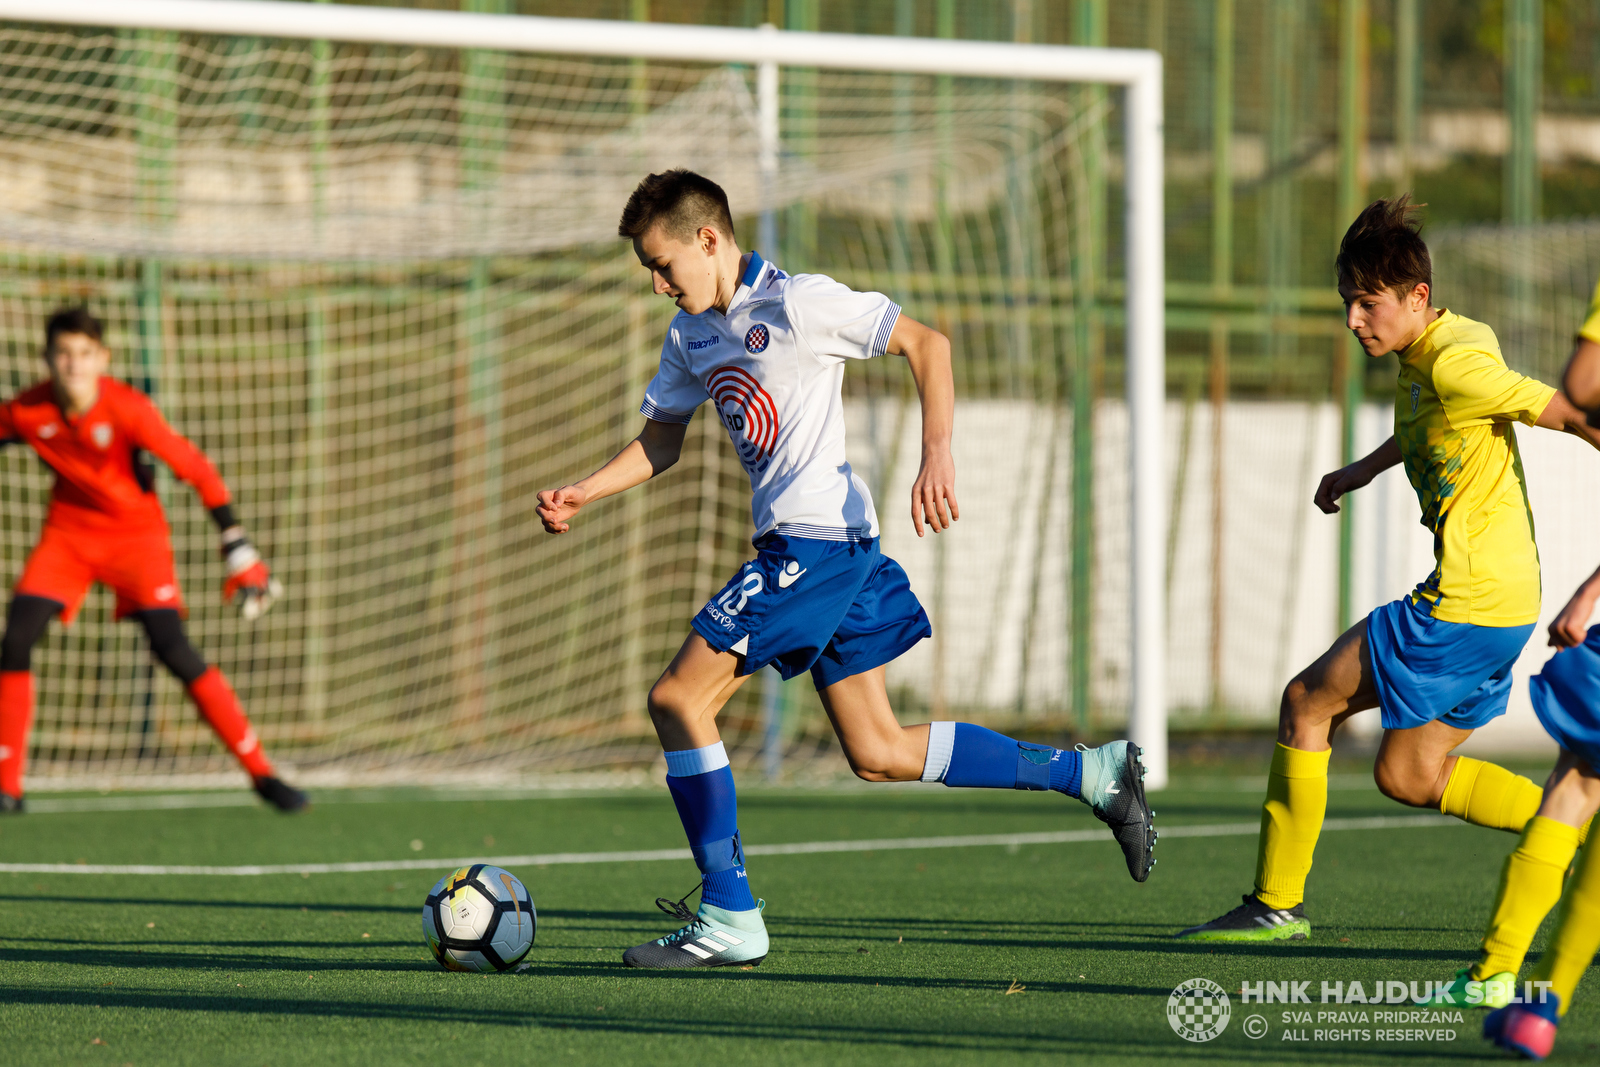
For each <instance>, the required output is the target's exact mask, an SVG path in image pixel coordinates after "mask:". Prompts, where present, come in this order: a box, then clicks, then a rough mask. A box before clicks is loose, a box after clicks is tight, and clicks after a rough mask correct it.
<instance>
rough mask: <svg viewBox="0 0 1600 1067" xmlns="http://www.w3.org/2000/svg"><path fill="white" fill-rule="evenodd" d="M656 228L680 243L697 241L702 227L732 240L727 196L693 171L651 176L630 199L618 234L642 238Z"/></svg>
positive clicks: (731, 216) (670, 172)
mask: <svg viewBox="0 0 1600 1067" xmlns="http://www.w3.org/2000/svg"><path fill="white" fill-rule="evenodd" d="M656 225H660V226H661V228H662V229H663V230H664V231H665V232H666V234H667V236H668V237H671V238H674V239H675V240H679V241H692V240H694V235H695V234H697V233H699V232H700V228H701V227H702V226H709V227H711V228H712V229H713V230H716V231H717V232H718V233H721V234H723V235H724V236H726V237H727V238H728V239H729V240H732V239H733V213H732V212H730V211H729V210H728V194H727V193H725V192H723V191H722V186H720V185H718V184H717V183H716V182H714V181H712V180H711V179H710V178H705V177H702V176H701V175H699V174H696V173H695V172H694V171H692V170H684V169H682V168H678V169H676V170H669V171H663V172H662V173H660V174H652V175H650V176H649V177H647V178H645V180H644V181H642V182H640V183H639V185H638V187H637V188H635V189H634V190H633V195H632V196H630V197H628V206H627V207H625V208H623V209H622V221H621V222H619V223H617V234H618V236H621V237H627V238H629V239H633V238H638V237H643V236H644V235H645V233H646V232H647V231H648V230H649V229H650V228H651V227H652V226H656Z"/></svg>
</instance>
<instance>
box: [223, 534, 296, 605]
mask: <svg viewBox="0 0 1600 1067" xmlns="http://www.w3.org/2000/svg"><path fill="white" fill-rule="evenodd" d="M222 558H223V560H224V562H226V563H227V565H228V580H227V582H226V583H224V584H223V586H222V599H223V600H224V601H225V602H226V603H229V604H231V603H233V602H234V601H235V600H236V599H237V601H238V604H239V614H240V615H241V616H243V617H244V619H245V621H246V622H255V621H256V620H257V619H259V618H261V616H263V615H265V614H266V613H267V609H268V608H270V607H272V604H273V601H275V600H277V599H278V598H279V597H281V596H282V595H283V586H282V585H280V584H279V583H278V580H277V579H276V578H274V577H273V576H272V574H271V573H270V572H269V571H268V570H267V565H266V564H265V563H264V562H262V560H261V553H259V552H257V551H256V546H255V545H252V544H251V543H250V538H248V537H246V536H245V534H244V527H242V526H230V527H229V528H228V529H226V530H224V531H222Z"/></svg>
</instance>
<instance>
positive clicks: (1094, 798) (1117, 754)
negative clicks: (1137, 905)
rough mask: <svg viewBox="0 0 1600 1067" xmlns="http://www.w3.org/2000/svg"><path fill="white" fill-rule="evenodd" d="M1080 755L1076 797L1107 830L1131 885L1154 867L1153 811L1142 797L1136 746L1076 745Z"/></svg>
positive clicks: (1141, 766)
mask: <svg viewBox="0 0 1600 1067" xmlns="http://www.w3.org/2000/svg"><path fill="white" fill-rule="evenodd" d="M1078 751H1079V752H1080V753H1082V755H1083V786H1082V789H1081V791H1080V794H1079V795H1080V796H1081V797H1082V798H1083V802H1084V803H1086V804H1088V805H1089V809H1090V810H1091V811H1093V812H1094V815H1095V818H1097V819H1099V820H1100V821H1101V822H1103V823H1105V824H1106V825H1107V826H1109V827H1111V835H1112V836H1113V837H1115V838H1116V839H1117V844H1119V845H1121V846H1122V858H1123V859H1124V860H1126V861H1127V864H1128V874H1129V875H1131V876H1132V877H1133V880H1134V881H1135V882H1142V881H1144V880H1145V879H1146V878H1149V877H1150V868H1152V867H1154V866H1155V865H1156V861H1155V859H1154V856H1153V853H1154V852H1155V847H1156V828H1155V812H1153V811H1151V810H1150V804H1149V802H1148V801H1147V800H1146V799H1145V795H1144V764H1142V763H1140V762H1139V757H1140V755H1142V753H1141V751H1140V749H1139V746H1138V745H1134V744H1130V743H1129V742H1127V741H1112V742H1111V743H1110V744H1107V745H1101V746H1100V747H1099V748H1085V747H1083V746H1082V745H1079V746H1078Z"/></svg>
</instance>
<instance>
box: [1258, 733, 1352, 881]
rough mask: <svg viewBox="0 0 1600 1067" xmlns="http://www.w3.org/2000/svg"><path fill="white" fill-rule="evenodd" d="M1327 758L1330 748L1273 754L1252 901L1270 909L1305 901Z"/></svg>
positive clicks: (1323, 810)
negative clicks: (1320, 750)
mask: <svg viewBox="0 0 1600 1067" xmlns="http://www.w3.org/2000/svg"><path fill="white" fill-rule="evenodd" d="M1332 755H1333V751H1332V750H1331V749H1330V750H1327V751H1324V752H1305V751H1303V750H1301V749H1298V748H1290V747H1289V746H1288V745H1279V746H1278V747H1277V750H1276V751H1275V752H1273V754H1272V772H1271V773H1270V774H1268V775H1267V800H1266V803H1264V804H1262V805H1261V838H1260V845H1259V848H1260V851H1259V852H1257V854H1256V898H1257V899H1258V900H1260V901H1261V903H1263V904H1265V905H1266V906H1267V907H1269V908H1292V907H1294V906H1295V905H1296V904H1299V903H1300V902H1301V901H1303V900H1305V898H1306V875H1308V874H1310V873H1311V854H1312V853H1313V852H1314V851H1316V847H1317V836H1318V835H1319V834H1320V833H1322V817H1323V816H1324V815H1326V814H1327V812H1328V758H1329V757H1330V756H1332Z"/></svg>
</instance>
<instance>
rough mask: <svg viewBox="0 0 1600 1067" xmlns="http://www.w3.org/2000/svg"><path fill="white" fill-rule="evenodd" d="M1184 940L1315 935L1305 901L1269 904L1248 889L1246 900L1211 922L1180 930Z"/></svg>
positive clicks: (1280, 938)
mask: <svg viewBox="0 0 1600 1067" xmlns="http://www.w3.org/2000/svg"><path fill="white" fill-rule="evenodd" d="M1175 936H1176V937H1177V938H1179V939H1180V940H1183V941H1304V940H1305V939H1306V938H1308V937H1310V936H1311V923H1310V922H1309V921H1307V919H1306V911H1305V905H1304V904H1296V905H1295V906H1294V907H1292V908H1269V907H1267V906H1266V905H1265V904H1263V903H1261V901H1259V900H1257V899H1256V895H1255V894H1254V893H1247V894H1245V897H1244V903H1243V904H1240V905H1239V906H1238V907H1237V908H1234V909H1233V910H1232V911H1230V912H1228V914H1226V915H1221V916H1218V917H1217V918H1215V919H1212V920H1211V921H1210V922H1208V923H1201V924H1200V925H1199V926H1191V927H1189V928H1188V929H1187V930H1180V931H1178V933H1177V934H1176V935H1175Z"/></svg>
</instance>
